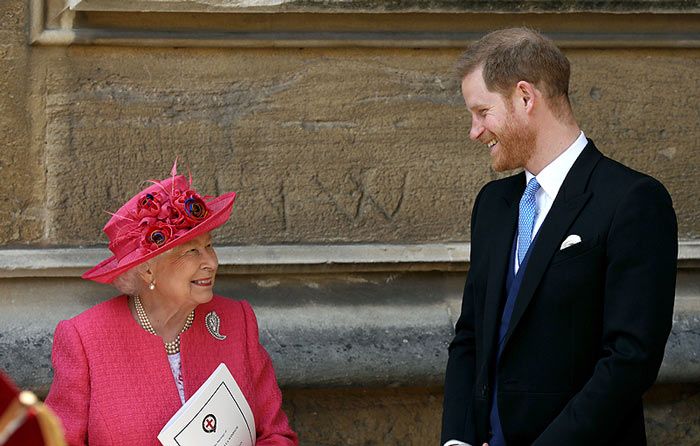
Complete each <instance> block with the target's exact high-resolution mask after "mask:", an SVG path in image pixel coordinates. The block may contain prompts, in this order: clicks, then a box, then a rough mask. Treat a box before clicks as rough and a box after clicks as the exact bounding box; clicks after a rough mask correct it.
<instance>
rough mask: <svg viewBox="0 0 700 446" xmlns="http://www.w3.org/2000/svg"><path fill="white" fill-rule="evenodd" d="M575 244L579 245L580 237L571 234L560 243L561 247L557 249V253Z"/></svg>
mask: <svg viewBox="0 0 700 446" xmlns="http://www.w3.org/2000/svg"><path fill="white" fill-rule="evenodd" d="M576 243H581V237H580V236H578V235H576V234H571V235H570V236H568V237H567V238H566V239H565V240H564V241H563V242H562V244H561V246H560V247H559V251H561V250H562V249H566V248H568V247H569V246H572V245H575V244H576Z"/></svg>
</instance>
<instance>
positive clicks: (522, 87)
mask: <svg viewBox="0 0 700 446" xmlns="http://www.w3.org/2000/svg"><path fill="white" fill-rule="evenodd" d="M515 99H516V100H515V106H516V107H521V108H523V107H524V108H525V111H526V112H528V113H529V112H531V111H532V109H533V107H534V106H535V103H536V102H537V89H536V88H535V86H534V85H533V84H531V83H530V82H527V81H520V82H518V83H517V84H516V85H515Z"/></svg>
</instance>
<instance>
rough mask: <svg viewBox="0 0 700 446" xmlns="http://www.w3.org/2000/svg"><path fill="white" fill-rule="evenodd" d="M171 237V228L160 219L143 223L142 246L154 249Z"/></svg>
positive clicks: (150, 249)
mask: <svg viewBox="0 0 700 446" xmlns="http://www.w3.org/2000/svg"><path fill="white" fill-rule="evenodd" d="M172 238H173V228H172V226H170V225H169V224H167V223H165V222H162V221H155V222H153V223H151V224H148V225H145V231H144V238H143V240H142V241H141V243H142V245H143V247H144V248H146V249H148V250H149V251H154V250H156V249H158V248H160V247H161V246H163V245H165V244H166V243H168V242H169V241H170V240H171V239H172Z"/></svg>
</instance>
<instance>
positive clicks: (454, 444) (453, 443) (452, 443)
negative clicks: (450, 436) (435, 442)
mask: <svg viewBox="0 0 700 446" xmlns="http://www.w3.org/2000/svg"><path fill="white" fill-rule="evenodd" d="M442 446H472V445H470V444H469V443H465V442H463V441H459V440H448V441H447V443H445V444H443V445H442Z"/></svg>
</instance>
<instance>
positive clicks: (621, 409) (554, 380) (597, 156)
mask: <svg viewBox="0 0 700 446" xmlns="http://www.w3.org/2000/svg"><path fill="white" fill-rule="evenodd" d="M458 68H459V75H460V79H461V81H462V93H463V96H464V100H465V103H466V106H467V109H468V110H469V112H470V114H471V117H472V126H471V130H470V134H469V136H470V138H471V139H472V140H475V141H478V142H480V143H483V144H484V149H485V150H488V151H489V152H490V156H491V161H492V167H493V168H494V170H496V171H505V170H512V169H524V172H520V173H517V174H515V175H513V176H510V177H507V178H503V179H500V180H496V181H493V182H490V183H488V184H487V185H486V186H484V188H483V189H482V190H481V192H479V194H478V196H477V198H476V201H475V204H474V209H473V211H472V220H471V266H470V269H469V273H468V276H467V282H466V286H465V289H464V296H463V300H462V313H461V315H460V318H459V320H458V322H457V325H456V329H455V331H456V336H455V338H454V340H453V341H452V343H451V344H450V348H449V361H448V364H447V373H446V378H445V401H444V413H443V426H442V440H441V443H442V444H444V445H445V446H451V445H464V444H469V445H474V446H481V445H482V444H489V445H490V446H504V445H508V446H519V445H538V446H544V445H547V446H562V445H566V446H576V445H587V446H589V445H629V446H639V445H644V444H646V435H645V430H644V414H643V409H642V395H643V394H644V392H645V391H646V390H647V389H648V388H649V387H650V386H651V385H652V384H653V383H654V381H655V379H656V376H657V374H658V370H659V367H660V365H661V360H662V358H663V353H664V346H665V344H666V339H667V338H668V334H669V332H670V329H671V319H672V313H673V301H674V290H675V278H676V258H677V249H678V245H677V226H676V217H675V213H674V210H673V207H672V203H671V198H670V197H669V195H668V193H667V192H666V190H665V189H664V187H663V186H662V185H661V184H660V183H659V182H658V181H656V180H654V179H653V178H651V177H649V176H647V175H644V174H641V173H639V172H635V171H633V170H631V169H629V168H627V167H625V166H623V165H621V164H619V163H617V162H615V161H613V160H611V159H609V158H607V157H605V156H604V155H602V154H601V152H599V151H598V149H597V148H596V147H595V145H594V144H593V141H591V140H589V139H586V137H585V136H584V134H583V132H582V131H581V130H580V128H579V126H578V124H577V123H576V120H575V118H574V115H573V111H572V109H571V105H570V102H569V97H568V89H569V74H570V66H569V61H568V60H567V58H566V57H565V56H564V54H563V53H562V52H561V51H560V50H559V49H558V48H557V47H556V46H555V45H554V43H553V42H552V41H550V40H549V39H547V38H545V37H544V36H542V35H541V34H539V33H537V32H535V31H532V30H529V29H525V28H514V29H506V30H501V31H496V32H493V33H490V34H488V35H486V36H485V37H483V38H482V39H481V40H479V41H478V42H476V43H474V44H473V45H472V46H471V47H470V48H469V49H468V50H467V51H466V52H465V53H464V55H463V56H462V58H461V60H460V62H459V64H458Z"/></svg>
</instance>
